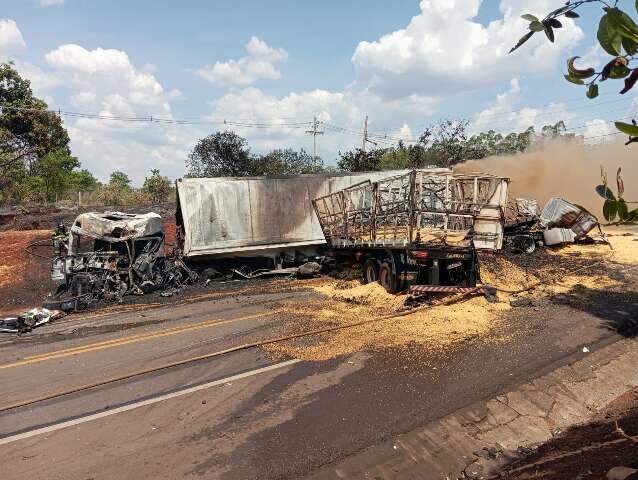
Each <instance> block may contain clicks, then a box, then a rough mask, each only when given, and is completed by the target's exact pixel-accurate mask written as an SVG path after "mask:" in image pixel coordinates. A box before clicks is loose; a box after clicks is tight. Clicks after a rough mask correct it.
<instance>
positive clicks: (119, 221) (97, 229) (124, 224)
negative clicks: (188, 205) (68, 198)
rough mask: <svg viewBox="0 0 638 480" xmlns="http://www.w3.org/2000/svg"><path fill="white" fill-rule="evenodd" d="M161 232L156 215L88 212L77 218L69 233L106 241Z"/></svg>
mask: <svg viewBox="0 0 638 480" xmlns="http://www.w3.org/2000/svg"><path fill="white" fill-rule="evenodd" d="M161 231H162V217H161V216H159V215H158V214H157V213H145V214H131V213H122V212H104V213H97V212H89V213H82V214H80V215H78V216H77V218H76V219H75V221H74V222H73V226H72V227H71V232H73V233H75V234H78V235H84V236H87V237H92V238H100V239H103V240H107V241H110V240H111V241H122V240H126V239H129V238H139V237H146V236H149V235H154V234H156V233H160V232H161Z"/></svg>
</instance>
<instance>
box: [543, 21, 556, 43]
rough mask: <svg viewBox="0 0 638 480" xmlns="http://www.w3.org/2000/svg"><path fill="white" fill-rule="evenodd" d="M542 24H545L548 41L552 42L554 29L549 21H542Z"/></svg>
mask: <svg viewBox="0 0 638 480" xmlns="http://www.w3.org/2000/svg"><path fill="white" fill-rule="evenodd" d="M543 25H544V26H545V35H547V38H548V39H549V41H550V42H552V43H554V30H553V29H552V27H551V25H550V24H549V23H544V24H543Z"/></svg>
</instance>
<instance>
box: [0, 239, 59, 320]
mask: <svg viewBox="0 0 638 480" xmlns="http://www.w3.org/2000/svg"><path fill="white" fill-rule="evenodd" d="M50 238H51V231H50V230H23V231H10V232H0V245H1V247H0V252H1V253H0V298H1V299H2V302H1V303H0V314H2V313H10V312H13V311H16V310H17V311H21V310H24V309H25V308H32V307H34V306H36V305H40V304H42V299H43V297H44V296H46V295H47V293H49V292H51V291H52V289H53V288H55V285H54V284H53V282H52V281H51V280H50V276H51V265H50V261H49V260H48V259H46V258H40V257H37V256H34V255H30V254H28V253H27V252H26V250H25V249H26V247H27V245H29V244H30V243H32V242H36V241H40V240H41V241H43V242H45V243H46V241H47V240H48V239H50ZM35 252H36V253H38V254H40V255H42V256H44V257H47V256H51V255H53V246H52V245H51V246H48V247H38V248H37V249H36V250H35Z"/></svg>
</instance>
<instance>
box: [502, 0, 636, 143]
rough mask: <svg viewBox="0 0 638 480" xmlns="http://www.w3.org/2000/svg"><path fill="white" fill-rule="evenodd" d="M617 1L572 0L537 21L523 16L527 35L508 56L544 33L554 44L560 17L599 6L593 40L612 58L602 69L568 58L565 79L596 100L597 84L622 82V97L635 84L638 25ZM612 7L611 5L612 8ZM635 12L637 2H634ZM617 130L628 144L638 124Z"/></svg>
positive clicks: (571, 16)
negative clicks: (586, 5) (579, 86)
mask: <svg viewBox="0 0 638 480" xmlns="http://www.w3.org/2000/svg"><path fill="white" fill-rule="evenodd" d="M617 3H618V2H617V1H614V2H611V1H605V0H571V1H568V2H567V3H566V4H565V5H564V6H562V7H560V8H557V9H556V10H553V11H551V12H550V13H548V14H547V15H545V17H543V18H542V19H540V18H539V17H536V16H535V15H532V14H529V13H528V14H525V15H523V16H522V18H523V19H525V20H527V21H529V22H530V23H529V32H527V33H526V34H525V35H523V37H521V39H520V40H519V41H518V43H517V44H516V45H515V46H514V47H512V49H511V50H510V53H511V52H513V51H514V50H516V49H517V48H519V47H520V46H521V45H523V44H524V43H525V42H527V41H528V40H529V39H530V38H531V37H532V36H533V35H534V34H536V33H538V32H544V33H545V35H546V36H547V38H548V39H549V41H550V42H554V38H555V35H556V30H558V29H560V28H562V26H563V25H562V23H561V21H560V20H559V18H563V19H564V18H567V19H572V20H575V19H577V18H579V17H580V15H579V14H578V13H577V12H576V10H578V9H579V8H580V7H581V6H583V5H585V4H598V5H599V6H602V12H603V13H602V15H601V17H600V21H599V23H598V30H597V32H596V37H597V39H598V43H599V45H600V46H601V48H602V49H603V50H604V51H605V52H606V53H607V54H608V55H609V56H610V57H611V58H610V59H608V60H607V61H606V62H605V64H604V65H603V66H599V67H598V68H596V67H593V66H586V67H583V66H576V65H575V63H576V60H578V58H580V57H577V56H576V57H571V58H569V59H567V74H566V75H565V79H566V80H567V81H569V82H571V83H575V84H577V85H582V86H584V87H585V89H586V95H587V97H588V98H596V97H597V96H598V92H599V89H600V83H601V82H604V81H606V80H608V79H609V80H621V79H622V80H624V87H623V89H622V90H621V91H620V93H621V94H625V93H627V92H628V91H630V90H631V89H632V88H633V87H634V85H635V84H636V82H638V66H636V65H635V62H636V61H637V60H638V24H636V22H635V21H634V20H633V19H632V18H631V16H630V15H629V14H627V12H625V11H624V10H621V9H620V8H618V7H617ZM612 5H613V6H612ZM635 8H636V10H638V2H636V3H635ZM616 127H617V128H618V129H619V130H620V131H621V132H623V133H626V134H627V135H629V140H628V141H627V144H629V143H633V142H638V125H636V122H632V123H626V122H616Z"/></svg>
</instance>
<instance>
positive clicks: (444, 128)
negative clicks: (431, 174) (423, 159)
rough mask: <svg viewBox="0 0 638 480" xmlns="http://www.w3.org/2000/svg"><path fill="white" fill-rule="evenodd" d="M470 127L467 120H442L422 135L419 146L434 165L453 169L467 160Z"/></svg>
mask: <svg viewBox="0 0 638 480" xmlns="http://www.w3.org/2000/svg"><path fill="white" fill-rule="evenodd" d="M468 125H469V122H468V121H467V120H441V121H440V122H439V123H437V124H436V125H434V126H433V127H428V128H427V129H426V130H425V131H424V132H423V133H422V134H421V136H420V137H419V144H420V145H422V146H423V147H424V148H425V149H427V151H428V157H429V159H430V163H431V164H432V165H436V166H439V167H451V166H452V165H456V164H457V163H460V162H462V161H464V160H465V148H466V145H465V144H466V140H467V127H468Z"/></svg>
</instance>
